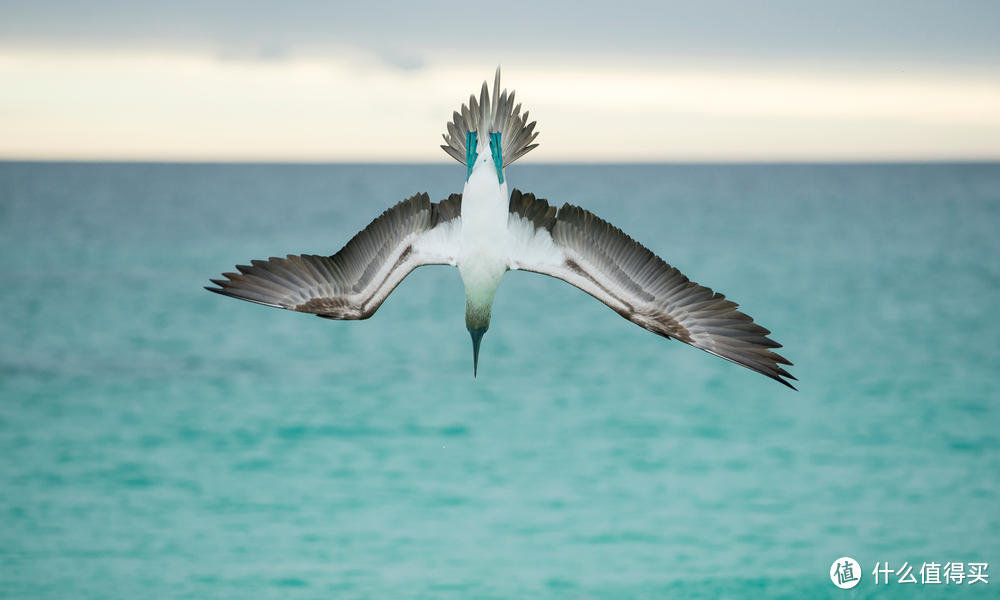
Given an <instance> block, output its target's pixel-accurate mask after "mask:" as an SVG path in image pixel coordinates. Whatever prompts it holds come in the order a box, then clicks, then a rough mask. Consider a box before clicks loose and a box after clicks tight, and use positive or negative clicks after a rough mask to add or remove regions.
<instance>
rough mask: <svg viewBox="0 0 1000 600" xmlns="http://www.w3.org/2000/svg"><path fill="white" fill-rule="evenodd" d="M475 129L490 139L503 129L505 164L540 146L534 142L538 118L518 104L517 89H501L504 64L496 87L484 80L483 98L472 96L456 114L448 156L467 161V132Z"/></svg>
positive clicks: (450, 126) (446, 138) (446, 137)
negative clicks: (490, 87)
mask: <svg viewBox="0 0 1000 600" xmlns="http://www.w3.org/2000/svg"><path fill="white" fill-rule="evenodd" d="M470 131H475V132H476V134H477V135H478V136H479V139H481V140H488V139H489V134H491V133H500V134H501V135H500V141H501V144H502V148H501V150H502V156H503V166H504V167H506V166H507V165H509V164H511V163H512V162H514V161H515V160H517V159H519V158H521V157H522V156H524V155H525V154H527V153H528V152H531V151H532V150H534V149H535V148H537V147H538V144H533V143H532V142H533V141H534V140H535V138H536V137H538V132H536V131H535V122H534V121H530V122H529V121H528V111H525V112H524V114H523V115H522V114H521V105H520V104H514V92H513V91H511V92H510V93H509V94H508V93H507V90H503V91H502V92H501V91H500V67H497V72H496V76H495V77H494V80H493V91H492V92H490V90H489V86H487V84H486V82H485V81H484V82H483V86H482V88H481V89H480V91H479V98H476V96H475V95H472V96H469V102H468V104H463V105H462V108H461V111H455V112H454V113H453V114H452V120H451V121H450V122H449V123H448V124H447V126H446V132H445V133H444V134H442V135H443V137H444V141H445V143H444V144H443V145H442V146H441V149H443V150H444V151H445V152H446V153H447V154H448V156H451V157H452V158H454V159H455V160H457V161H458V162H460V163H462V164H463V165H464V164H465V158H466V148H465V140H466V133H468V132H470Z"/></svg>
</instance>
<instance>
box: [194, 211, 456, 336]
mask: <svg viewBox="0 0 1000 600" xmlns="http://www.w3.org/2000/svg"><path fill="white" fill-rule="evenodd" d="M461 210H462V196H461V195H460V194H452V195H451V196H450V197H449V198H448V199H447V200H443V201H441V202H438V203H431V201H430V198H429V197H428V196H427V194H417V195H415V196H413V197H411V198H408V199H406V200H403V201H402V202H400V203H399V204H397V205H396V206H394V207H392V208H390V209H389V210H387V211H385V212H384V213H383V214H382V216H380V217H378V218H377V219H375V220H374V221H372V222H371V224H369V225H368V227H365V228H364V229H363V230H362V231H361V232H360V233H358V234H357V235H355V236H354V238H352V239H351V241H349V242H347V245H346V246H344V248H343V249H342V250H341V251H340V252H338V253H336V254H334V255H333V256H317V255H313V254H302V255H292V254H289V255H288V256H287V257H285V258H274V257H272V258H270V259H268V260H254V261H251V264H250V266H246V265H238V266H237V267H236V268H237V269H239V271H240V272H239V273H223V276H224V277H226V279H213V280H211V281H212V283H214V284H215V285H217V286H218V287H206V288H205V289H207V290H208V291H210V292H215V293H217V294H223V295H226V296H232V297H233V298H239V299H240V300H247V301H249V302H256V303H258V304H265V305H267V306H274V307H276V308H286V309H288V310H297V311H300V312H307V313H314V314H317V315H319V316H321V317H326V318H328V319H367V318H368V317H370V316H372V315H373V314H375V311H376V310H378V307H379V306H381V305H382V302H384V301H385V299H386V297H387V296H388V295H389V294H390V293H391V292H392V290H393V289H395V287H396V286H397V285H399V282H400V281H402V280H403V278H405V277H406V276H407V275H408V274H409V273H410V271H412V270H413V269H415V268H417V267H419V266H421V265H437V264H451V265H454V264H455V260H456V254H457V239H458V231H459V228H460V227H461V224H460V220H461Z"/></svg>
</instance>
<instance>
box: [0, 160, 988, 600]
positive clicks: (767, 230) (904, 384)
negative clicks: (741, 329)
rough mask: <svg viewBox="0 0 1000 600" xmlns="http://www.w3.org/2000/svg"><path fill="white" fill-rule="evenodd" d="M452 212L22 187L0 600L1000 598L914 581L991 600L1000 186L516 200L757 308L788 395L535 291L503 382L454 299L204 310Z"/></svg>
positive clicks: (498, 340)
mask: <svg viewBox="0 0 1000 600" xmlns="http://www.w3.org/2000/svg"><path fill="white" fill-rule="evenodd" d="M463 175H464V173H463V172H462V169H461V168H460V167H458V166H455V165H274V164H259V165H254V164H241V165H227V164H218V165H213V164H142V163H135V164H121V163H118V164H113V163H105V164H99V163H94V164H88V163H19V162H7V163H0V253H2V257H3V260H2V262H0V280H2V281H3V284H2V285H0V298H2V307H3V313H2V316H0V340H2V344H0V456H2V460H0V597H10V598H26V599H29V598H30V599H47V598H73V599H90V598H94V599H97V598H241V599H244V598H393V599H406V598H879V599H881V598H913V597H926V598H939V597H949V598H951V597H953V598H963V599H964V598H983V597H993V598H996V597H1000V594H998V593H997V590H1000V580H997V581H993V580H992V579H991V580H990V581H989V583H985V584H984V583H982V582H980V583H977V584H973V585H968V584H967V582H963V584H961V585H958V584H954V583H952V584H947V585H946V584H933V583H921V575H920V573H919V569H920V567H921V566H922V565H924V564H925V563H939V564H941V565H944V564H946V563H957V562H961V563H963V564H964V565H969V564H971V563H977V562H984V563H988V564H989V565H990V567H989V571H987V572H988V573H990V571H993V573H991V574H996V573H1000V564H997V563H998V561H1000V512H998V509H1000V481H998V476H1000V432H998V429H1000V428H998V426H1000V320H998V318H997V316H996V305H997V301H998V300H1000V235H998V232H1000V165H998V164H853V165H541V164H527V165H514V166H512V167H511V168H510V169H509V170H508V172H507V177H508V181H509V183H510V185H511V186H512V187H517V188H519V189H522V190H524V191H526V192H527V191H530V192H534V193H536V194H537V195H539V196H541V197H544V198H547V199H549V201H550V202H551V203H553V204H556V205H561V204H562V203H564V202H569V203H572V204H577V205H580V206H582V207H584V208H587V209H589V210H591V211H593V212H595V213H596V214H597V215H599V216H601V217H603V218H605V219H607V220H609V221H610V222H612V223H614V224H615V225H617V226H618V227H620V228H622V229H623V230H624V231H625V232H627V233H628V234H630V235H631V236H632V237H633V238H635V239H636V240H638V241H640V242H641V243H643V244H645V245H646V246H647V247H649V248H650V249H651V250H653V251H654V252H656V253H657V254H659V255H660V256H662V257H663V258H664V259H665V260H666V261H667V262H669V263H671V264H672V265H674V266H676V267H677V268H679V269H680V270H681V271H682V272H683V273H685V274H686V275H688V276H689V277H690V278H691V279H693V280H695V281H697V282H699V283H702V284H703V285H707V286H709V287H712V288H713V289H715V290H716V291H721V292H723V293H725V294H726V295H727V296H728V297H729V298H731V299H733V300H735V301H736V302H739V303H740V304H741V306H742V310H744V311H746V312H747V313H748V314H750V315H752V316H753V317H754V319H755V320H757V321H758V322H759V323H761V324H763V325H764V326H765V327H767V328H768V329H770V330H771V331H772V332H773V333H772V337H773V338H774V339H775V340H777V341H779V342H780V343H782V344H783V345H784V348H783V349H782V350H781V352H782V353H783V354H784V355H785V356H787V357H788V358H789V359H790V360H791V361H792V362H794V363H795V366H794V367H791V369H790V370H791V372H792V373H793V374H794V375H795V376H796V377H797V378H798V380H799V381H798V383H797V384H796V385H797V386H798V388H799V391H798V392H794V391H792V390H789V389H787V388H785V387H783V386H781V385H779V384H777V383H776V382H774V381H771V380H769V379H767V378H765V377H762V376H760V375H757V374H755V373H752V372H751V371H749V370H746V369H743V368H740V367H739V366H736V365H733V364H731V363H728V362H726V361H724V360H721V359H718V358H716V357H713V356H711V355H709V354H707V353H705V352H701V351H699V350H697V349H695V348H692V347H689V346H686V345H684V344H682V343H679V342H676V341H669V340H665V339H663V338H661V337H658V336H656V335H654V334H652V333H649V332H647V331H644V330H642V329H641V328H639V327H636V326H635V325H632V324H631V323H629V322H627V321H625V320H623V319H622V318H620V317H619V316H618V315H617V314H615V313H614V312H613V311H611V310H609V309H608V308H607V307H605V306H603V305H602V304H600V303H599V302H597V301H595V300H593V299H592V298H590V297H589V296H587V295H586V294H584V293H583V292H581V291H579V290H577V289H575V288H573V287H571V286H569V285H567V284H565V283H562V282H560V281H558V280H555V279H550V278H547V277H544V276H541V275H537V274H531V273H523V272H512V273H509V274H508V275H507V276H506V277H505V278H504V280H503V283H502V284H501V286H500V289H499V293H498V295H497V299H496V304H495V306H494V310H493V320H492V324H491V328H490V331H489V333H487V335H486V337H485V338H484V340H483V347H482V354H481V356H480V364H479V376H478V378H473V376H472V352H471V343H470V340H469V334H468V333H467V332H466V330H465V324H464V295H463V288H462V284H461V280H460V278H459V275H458V272H457V271H456V270H455V269H452V268H450V267H427V268H421V269H418V270H417V271H415V272H414V273H412V274H411V275H410V276H409V277H408V278H407V279H406V280H405V281H404V282H403V284H402V285H400V287H399V288H398V289H397V290H396V291H395V292H394V293H393V294H392V295H391V296H390V297H389V299H388V301H387V302H386V303H385V304H384V305H383V306H382V308H381V309H380V310H379V311H378V313H377V314H376V315H375V316H374V317H373V318H372V319H370V320H367V321H359V322H337V321H328V320H324V319H318V318H315V317H313V316H311V315H305V314H299V313H294V312H290V311H279V310H275V309H272V308H267V307H263V306H258V305H253V304H250V303H246V302H239V301H236V300H232V299H229V298H223V297H220V296H217V295H214V294H210V293H208V292H207V291H205V290H204V289H202V287H203V286H204V285H209V281H208V280H209V278H210V277H218V276H219V274H220V273H222V272H223V271H231V270H233V265H235V264H244V263H247V262H248V261H249V260H250V259H254V258H267V257H268V256H283V255H284V254H286V253H315V254H331V253H333V252H335V251H337V250H338V249H339V248H340V247H341V246H342V245H343V244H344V243H345V242H346V241H347V240H348V239H349V238H350V237H351V236H352V235H354V233H355V232H357V231H358V230H360V229H361V228H363V227H364V226H365V225H366V224H367V223H368V222H369V221H370V220H371V219H373V218H374V217H376V216H377V215H379V214H380V213H381V212H382V211H383V210H384V209H386V208H388V207H389V206H390V205H392V204H394V203H396V202H398V201H399V200H402V199H403V198H405V197H408V196H410V195H412V194H414V193H416V192H423V191H426V192H429V193H430V195H431V197H432V199H434V200H438V199H441V198H444V197H446V196H447V195H448V194H449V193H452V192H459V191H461V185H462V183H463ZM842 556H850V557H853V558H854V559H856V560H857V561H858V562H859V563H860V566H861V571H862V573H861V581H860V583H859V584H858V585H857V587H855V588H853V589H851V590H847V591H845V590H840V589H838V588H837V587H835V586H834V584H833V583H832V581H831V579H830V569H831V564H832V563H833V562H834V561H835V560H836V559H838V558H839V557H842ZM904 562H905V563H907V564H908V565H909V566H911V567H913V575H914V576H915V579H916V583H901V582H899V581H898V580H897V579H898V578H897V576H896V575H892V576H890V577H889V581H888V583H884V582H879V583H878V584H876V583H875V576H873V575H872V571H873V569H874V568H875V567H876V563H878V564H879V565H885V564H886V563H888V564H889V566H890V568H891V569H893V570H897V569H900V568H901V567H903V566H904V565H903V563H904ZM966 569H968V566H967V567H966Z"/></svg>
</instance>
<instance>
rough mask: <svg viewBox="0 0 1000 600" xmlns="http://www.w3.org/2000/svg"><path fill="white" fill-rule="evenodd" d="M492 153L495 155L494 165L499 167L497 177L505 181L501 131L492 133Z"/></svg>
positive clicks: (501, 181)
mask: <svg viewBox="0 0 1000 600" xmlns="http://www.w3.org/2000/svg"><path fill="white" fill-rule="evenodd" d="M490 154H492V155H493V165H494V166H495V167H496V168H497V179H499V180H500V183H503V156H502V155H501V146H500V133H499V132H497V133H491V134H490Z"/></svg>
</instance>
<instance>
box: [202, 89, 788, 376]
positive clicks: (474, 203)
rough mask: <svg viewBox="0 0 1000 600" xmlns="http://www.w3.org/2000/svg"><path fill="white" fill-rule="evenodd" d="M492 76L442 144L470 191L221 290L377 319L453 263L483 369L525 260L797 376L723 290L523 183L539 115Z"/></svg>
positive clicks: (607, 299) (720, 350) (237, 276)
mask: <svg viewBox="0 0 1000 600" xmlns="http://www.w3.org/2000/svg"><path fill="white" fill-rule="evenodd" d="M499 83H500V71H499V69H497V74H496V78H495V82H494V87H493V90H492V95H491V94H490V93H489V90H488V86H487V84H486V83H485V82H484V83H483V86H482V91H481V92H480V96H479V99H478V101H477V99H476V97H475V96H472V97H470V99H469V104H468V105H467V106H466V105H463V106H462V109H461V112H458V111H456V112H455V113H454V115H453V120H452V122H450V123H448V133H447V134H445V136H444V138H445V142H446V144H445V145H443V146H442V148H443V149H444V150H445V151H446V152H447V153H448V154H449V155H450V156H452V157H453V158H455V159H456V160H457V161H459V162H460V163H463V164H464V165H465V166H466V181H465V185H464V187H463V190H462V194H461V195H460V196H459V195H457V194H453V195H452V196H451V197H449V198H447V199H445V200H442V201H440V202H436V203H432V202H431V201H430V198H429V197H428V196H427V194H417V195H415V196H412V197H411V198H408V199H406V200H404V201H402V202H400V203H399V204H397V205H396V206H394V207H393V208H390V209H389V210H387V211H386V212H385V213H384V214H383V215H382V216H381V217H379V218H378V219H376V220H375V221H373V222H372V223H371V224H370V225H369V226H368V227H367V228H365V229H364V230H363V231H361V232H360V233H358V235H356V236H355V237H354V238H353V239H352V240H351V241H350V242H348V244H347V245H346V246H345V247H344V248H343V249H342V250H341V251H340V252H338V253H336V254H334V255H331V256H316V255H288V256H286V257H285V258H271V259H269V260H267V261H263V260H258V261H252V263H251V265H250V266H238V267H237V269H238V270H239V271H240V272H239V273H225V274H224V276H225V277H226V279H213V280H212V281H213V283H215V284H216V286H218V287H214V288H207V289H209V290H210V291H213V292H217V293H220V294H224V295H227V296H232V297H235V298H239V299H242V300H248V301H250V302H256V303H259V304H266V305H268V306H274V307H278V308H285V309H290V310H296V311H300V312H309V313H314V314H317V315H319V316H321V317H325V318H329V319H365V318H368V317H370V316H371V315H372V314H374V313H375V311H376V310H377V309H378V307H379V306H380V305H381V304H382V302H383V301H384V300H385V298H386V297H387V296H388V295H389V293H390V292H392V290H393V289H394V288H395V287H396V286H397V285H398V284H399V282H400V281H402V279H403V278H404V277H406V275H407V274H408V273H409V272H410V271H412V270H413V269H414V268H416V267H419V266H421V265H429V264H448V265H453V266H455V267H457V268H458V270H459V273H460V274H461V276H462V281H463V283H464V285H465V295H466V315H465V320H466V328H467V329H468V330H469V333H470V334H471V336H472V343H473V368H474V371H477V370H478V362H479V347H480V342H481V340H482V337H483V335H484V334H485V332H486V330H487V329H488V328H489V324H490V316H491V310H492V306H493V299H494V297H495V295H496V291H497V287H498V286H499V284H500V280H501V279H502V278H503V275H504V273H506V272H507V271H508V270H517V269H520V270H526V271H533V272H537V273H542V274H545V275H550V276H552V277H556V278H558V279H562V280H563V281H566V282H568V283H570V284H572V285H574V286H576V287H578V288H580V289H582V290H583V291H585V292H587V293H588V294H590V295H591V296H593V297H595V298H597V299H598V300H600V301H602V302H604V303H605V304H607V305H608V306H609V307H611V308H612V309H613V310H614V311H615V312H617V313H619V314H620V315H622V316H623V317H625V318H626V319H628V320H630V321H632V322H634V323H636V324H638V325H640V326H641V327H643V328H645V329H648V330H650V331H652V332H654V333H657V334H659V335H662V336H664V337H667V338H672V339H677V340H680V341H682V342H685V343H687V344H690V345H692V346H695V347H698V348H701V349H702V350H705V351H707V352H710V353H712V354H715V355H717V356H720V357H722V358H725V359H727V360H730V361H732V362H735V363H737V364H740V365H742V366H744V367H747V368H749V369H751V370H753V371H756V372H758V373H761V374H763V375H766V376H767V377H770V378H772V379H775V380H776V381H779V382H781V383H783V384H785V385H787V386H789V387H792V386H791V384H790V383H788V381H787V379H795V378H794V377H792V376H791V374H790V373H788V372H787V371H786V370H785V369H784V368H783V367H782V365H790V364H791V363H790V362H788V361H787V360H786V359H785V358H784V357H782V356H781V355H779V354H777V353H775V352H774V349H775V348H779V347H780V344H778V343H776V342H774V341H773V340H771V339H770V338H768V337H767V335H768V334H769V333H770V332H769V331H768V330H766V329H764V328H763V327H761V326H760V325H758V324H756V323H754V321H753V319H751V318H750V317H749V316H747V315H745V314H743V313H742V312H739V311H738V310H736V309H737V305H736V304H735V303H734V302H731V301H730V300H727V299H726V298H725V297H724V296H723V295H722V294H719V293H716V292H713V291H712V290H711V289H709V288H706V287H703V286H701V285H698V284H696V283H694V282H692V281H690V280H689V279H688V278H687V277H685V276H684V275H682V274H681V273H680V272H679V271H678V270H677V269H675V268H673V267H671V266H670V265H669V264H667V263H666V262H664V261H663V260H662V259H660V258H659V257H657V256H656V255H655V254H653V253H652V252H650V251H649V250H647V249H646V248H645V247H643V246H642V245H640V244H639V243H637V242H635V241H634V240H632V238H630V237H628V236H627V235H626V234H624V233H623V232H622V231H621V230H619V229H617V228H616V227H614V226H613V225H611V224H609V223H607V222H606V221H603V220H601V219H599V218H597V217H596V216H594V215H593V214H591V213H589V212H587V211H586V210H583V209H581V208H578V207H576V206H572V205H569V204H566V205H564V206H563V207H562V208H560V209H559V210H558V211H557V210H556V209H555V207H551V206H549V205H548V203H547V202H546V201H545V200H542V199H539V198H536V197H535V196H534V195H533V194H524V193H521V192H520V191H518V190H516V189H515V190H513V192H510V193H508V188H507V180H506V175H505V167H506V165H508V164H510V163H511V162H513V161H515V160H517V159H518V158H520V157H521V156H523V155H524V154H525V153H527V152H528V151H530V150H532V149H533V148H535V147H536V146H537V144H532V143H531V142H532V141H533V140H534V139H535V137H536V136H537V135H538V134H537V133H535V132H534V126H535V123H534V122H532V123H528V118H527V117H528V113H527V112H525V113H524V115H521V114H520V104H518V105H515V104H514V94H513V93H510V94H509V95H508V93H507V91H506V90H504V91H503V92H502V93H501V92H500V90H499Z"/></svg>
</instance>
